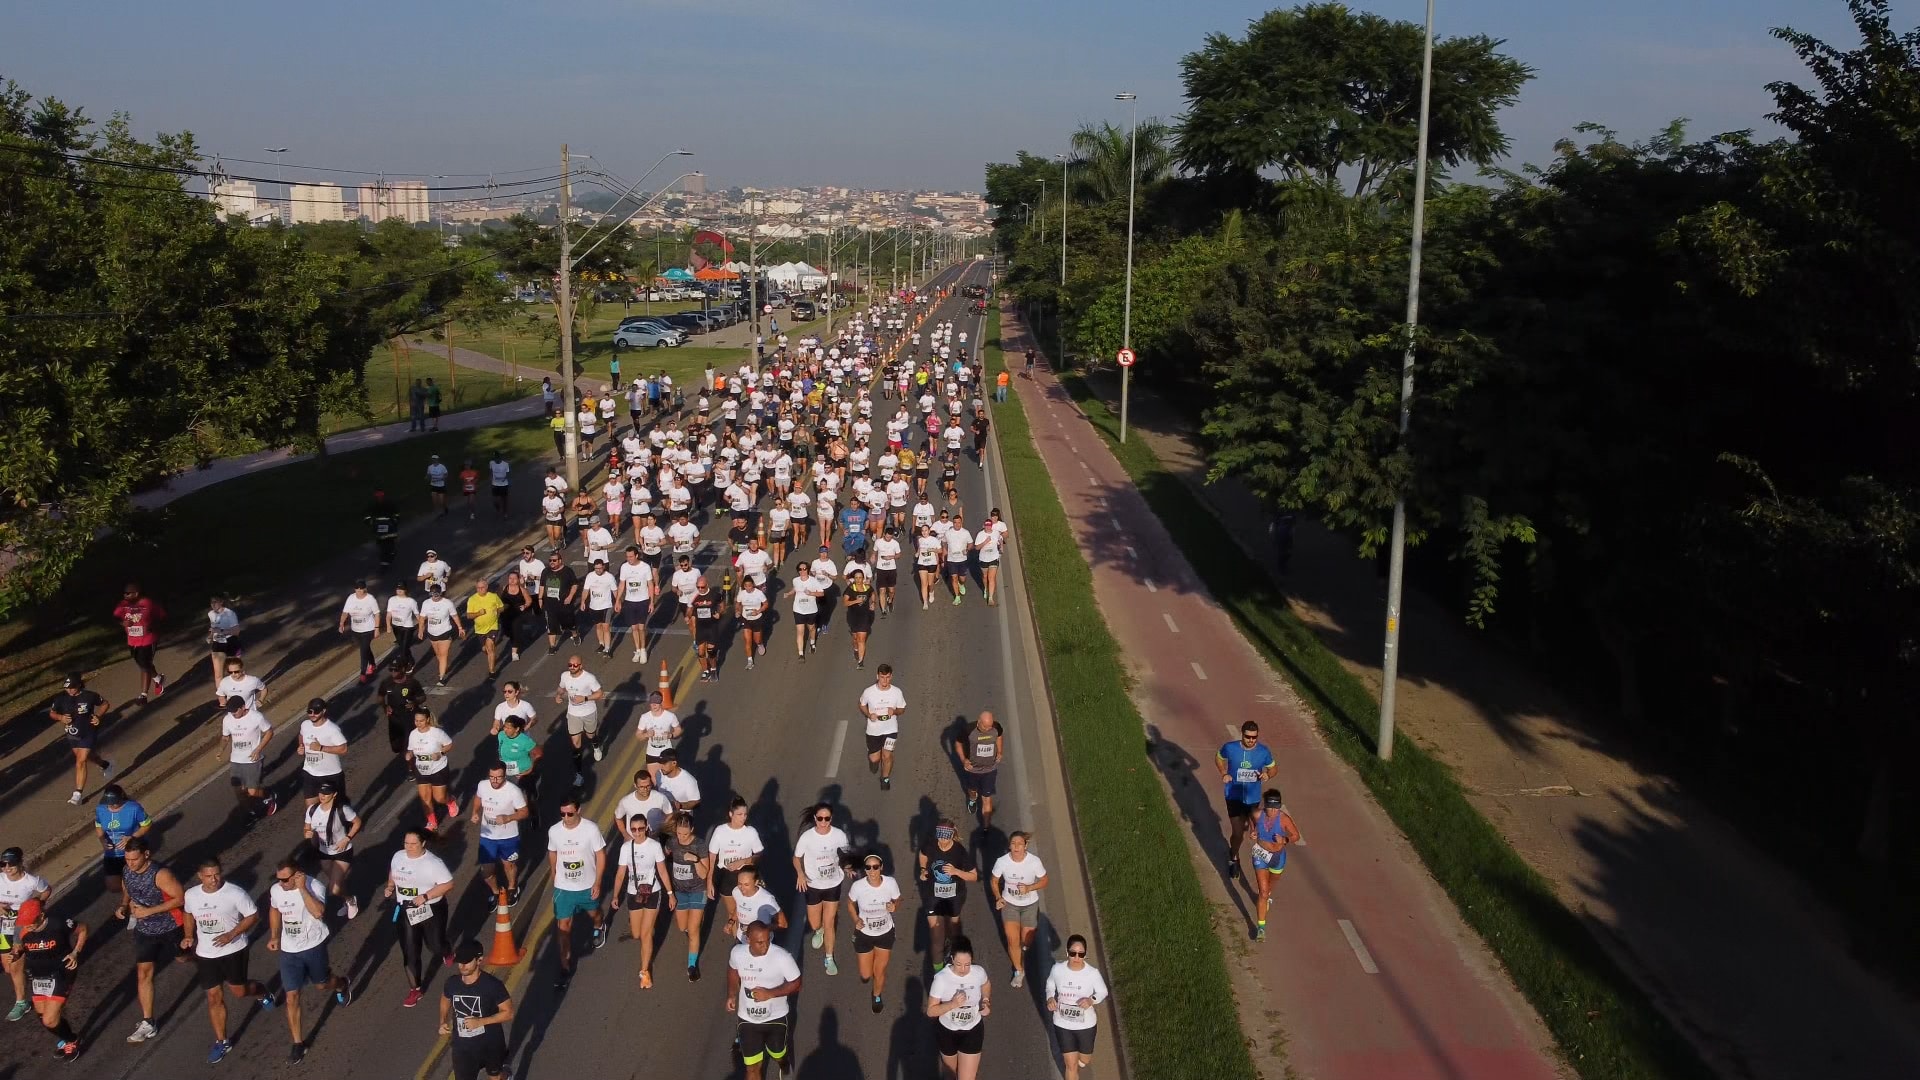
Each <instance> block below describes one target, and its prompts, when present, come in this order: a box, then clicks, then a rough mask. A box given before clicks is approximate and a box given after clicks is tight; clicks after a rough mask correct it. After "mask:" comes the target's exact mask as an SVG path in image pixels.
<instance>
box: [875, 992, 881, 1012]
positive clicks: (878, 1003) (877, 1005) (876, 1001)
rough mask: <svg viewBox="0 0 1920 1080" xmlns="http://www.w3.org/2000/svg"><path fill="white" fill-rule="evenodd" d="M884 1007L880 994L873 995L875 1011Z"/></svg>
mask: <svg viewBox="0 0 1920 1080" xmlns="http://www.w3.org/2000/svg"><path fill="white" fill-rule="evenodd" d="M882 1008H883V1006H882V1005H881V1004H880V995H879V994H875V995H873V1011H874V1012H875V1013H878V1012H880V1010H881V1009H882Z"/></svg>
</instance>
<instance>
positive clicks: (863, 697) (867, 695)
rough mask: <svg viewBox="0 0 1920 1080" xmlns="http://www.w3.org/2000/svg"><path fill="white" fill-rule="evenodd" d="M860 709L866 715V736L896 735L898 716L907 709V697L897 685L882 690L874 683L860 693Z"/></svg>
mask: <svg viewBox="0 0 1920 1080" xmlns="http://www.w3.org/2000/svg"><path fill="white" fill-rule="evenodd" d="M860 707H861V708H862V709H864V710H866V714H867V715H868V719H867V734H869V735H897V734H899V732H900V714H901V713H902V712H905V711H906V708H907V695H906V694H904V693H902V692H901V691H900V687H899V686H897V685H895V686H889V687H887V688H886V689H885V690H882V689H881V688H880V684H879V683H874V684H873V685H872V686H869V687H867V688H866V689H865V690H862V691H860Z"/></svg>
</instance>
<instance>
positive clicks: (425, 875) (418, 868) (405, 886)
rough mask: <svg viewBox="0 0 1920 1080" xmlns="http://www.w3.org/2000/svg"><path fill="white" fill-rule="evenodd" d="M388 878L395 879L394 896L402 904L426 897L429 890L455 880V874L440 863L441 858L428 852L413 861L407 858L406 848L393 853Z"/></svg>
mask: <svg viewBox="0 0 1920 1080" xmlns="http://www.w3.org/2000/svg"><path fill="white" fill-rule="evenodd" d="M387 876H388V877H391V878H392V879H393V890H394V895H395V896H396V897H397V898H398V899H399V900H400V901H401V902H402V903H405V902H407V901H409V900H412V899H414V898H416V897H424V896H426V895H427V891H428V890H430V889H435V888H438V887H439V886H441V885H445V884H446V883H447V882H449V881H452V880H453V872H452V871H450V870H448V869H447V864H446V863H444V862H441V861H440V856H438V855H435V854H434V853H433V852H431V851H428V852H423V853H421V855H420V857H419V858H417V859H413V858H409V857H408V856H407V851H406V849H405V848H401V849H400V850H399V851H396V852H394V853H393V860H392V861H391V862H389V863H388V864H387Z"/></svg>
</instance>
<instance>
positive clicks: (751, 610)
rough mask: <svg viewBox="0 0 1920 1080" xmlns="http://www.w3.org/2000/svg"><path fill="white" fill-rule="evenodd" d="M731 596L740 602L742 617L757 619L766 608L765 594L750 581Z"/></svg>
mask: <svg viewBox="0 0 1920 1080" xmlns="http://www.w3.org/2000/svg"><path fill="white" fill-rule="evenodd" d="M733 598H734V599H735V600H738V601H739V602H740V617H741V618H742V619H757V618H759V617H760V616H761V614H763V613H764V612H765V611H766V610H767V594H766V593H764V592H761V591H760V589H759V588H758V587H756V586H754V585H753V584H751V583H749V584H748V585H747V587H746V588H744V589H741V590H740V591H739V592H738V593H735V594H734V597H733Z"/></svg>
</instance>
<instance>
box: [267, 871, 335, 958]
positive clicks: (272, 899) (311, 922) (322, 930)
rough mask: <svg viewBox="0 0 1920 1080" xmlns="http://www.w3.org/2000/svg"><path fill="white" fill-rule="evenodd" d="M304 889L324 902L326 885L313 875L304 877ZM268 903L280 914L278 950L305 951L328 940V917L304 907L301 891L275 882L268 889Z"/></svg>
mask: <svg viewBox="0 0 1920 1080" xmlns="http://www.w3.org/2000/svg"><path fill="white" fill-rule="evenodd" d="M307 892H309V893H311V894H313V898H314V899H315V900H318V901H320V902H321V903H322V904H325V903H326V901H327V887H326V886H325V885H323V884H321V883H320V882H319V881H317V880H315V879H314V878H308V879H307ZM267 906H268V907H271V908H272V909H273V910H275V911H277V912H279V913H280V951H281V952H283V953H302V952H306V951H307V950H308V949H312V948H315V947H317V946H319V945H321V944H322V943H324V942H325V941H326V940H327V920H326V919H324V918H321V917H320V916H317V915H315V914H313V913H312V912H310V911H308V910H307V904H306V901H305V900H302V899H301V898H300V890H298V889H290V888H288V887H287V886H285V885H282V884H280V883H279V882H277V881H276V882H274V883H273V887H272V888H270V889H268V890H267Z"/></svg>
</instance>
